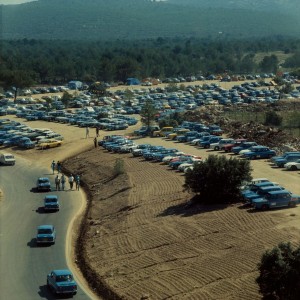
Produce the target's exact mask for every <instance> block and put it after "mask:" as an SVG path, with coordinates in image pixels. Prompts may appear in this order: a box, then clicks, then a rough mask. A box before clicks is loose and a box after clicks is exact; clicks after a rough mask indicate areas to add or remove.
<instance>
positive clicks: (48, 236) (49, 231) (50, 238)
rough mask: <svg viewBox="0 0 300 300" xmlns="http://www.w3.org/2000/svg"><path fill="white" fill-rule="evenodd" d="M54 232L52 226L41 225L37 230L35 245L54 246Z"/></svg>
mask: <svg viewBox="0 0 300 300" xmlns="http://www.w3.org/2000/svg"><path fill="white" fill-rule="evenodd" d="M55 239H56V232H55V228H54V226H53V225H41V226H39V227H38V229H37V235H36V243H37V244H38V245H40V244H55Z"/></svg>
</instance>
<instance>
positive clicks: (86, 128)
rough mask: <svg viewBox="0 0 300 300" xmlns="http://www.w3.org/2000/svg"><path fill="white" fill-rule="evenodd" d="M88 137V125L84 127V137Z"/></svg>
mask: <svg viewBox="0 0 300 300" xmlns="http://www.w3.org/2000/svg"><path fill="white" fill-rule="evenodd" d="M88 137H90V130H89V128H88V126H86V127H85V138H86V139H87V138H88Z"/></svg>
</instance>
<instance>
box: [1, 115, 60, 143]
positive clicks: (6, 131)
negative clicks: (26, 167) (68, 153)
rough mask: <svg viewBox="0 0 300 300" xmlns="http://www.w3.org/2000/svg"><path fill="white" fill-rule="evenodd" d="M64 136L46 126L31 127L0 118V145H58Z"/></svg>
mask: <svg viewBox="0 0 300 300" xmlns="http://www.w3.org/2000/svg"><path fill="white" fill-rule="evenodd" d="M63 139H64V137H63V136H62V135H60V134H58V133H56V132H54V131H52V130H50V129H47V128H31V127H29V126H27V125H25V124H22V123H20V122H16V121H11V120H9V119H0V146H2V147H19V148H22V149H33V148H38V149H48V148H53V147H59V146H61V145H62V143H63Z"/></svg>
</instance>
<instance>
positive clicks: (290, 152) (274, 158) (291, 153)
mask: <svg viewBox="0 0 300 300" xmlns="http://www.w3.org/2000/svg"><path fill="white" fill-rule="evenodd" d="M293 154H300V152H298V151H288V152H284V153H283V154H282V155H280V156H273V157H272V158H271V162H272V163H275V161H276V160H278V159H283V158H286V157H287V156H289V155H293Z"/></svg>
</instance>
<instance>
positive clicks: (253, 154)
mask: <svg viewBox="0 0 300 300" xmlns="http://www.w3.org/2000/svg"><path fill="white" fill-rule="evenodd" d="M275 155H276V152H275V150H271V149H269V148H268V147H265V146H254V147H252V148H251V151H249V152H246V153H244V154H243V155H242V157H243V158H246V159H258V158H271V157H272V156H275Z"/></svg>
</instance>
